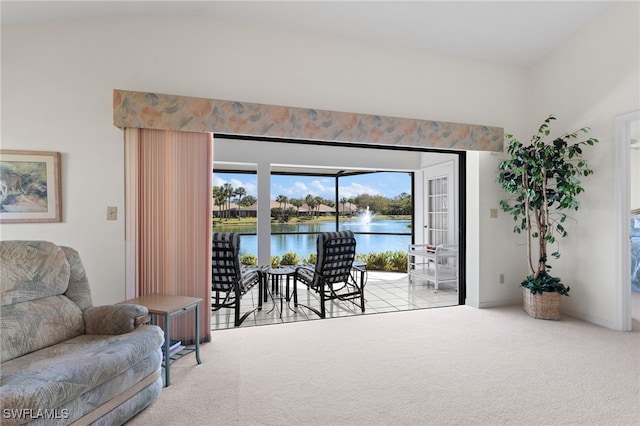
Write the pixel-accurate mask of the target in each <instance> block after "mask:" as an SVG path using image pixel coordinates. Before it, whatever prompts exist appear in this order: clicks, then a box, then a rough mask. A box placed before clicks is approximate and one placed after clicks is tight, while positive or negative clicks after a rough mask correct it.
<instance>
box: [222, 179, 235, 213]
mask: <svg viewBox="0 0 640 426" xmlns="http://www.w3.org/2000/svg"><path fill="white" fill-rule="evenodd" d="M222 192H223V193H224V196H225V198H226V199H227V219H229V218H230V217H231V197H233V186H232V185H231V184H230V183H225V184H224V185H222Z"/></svg>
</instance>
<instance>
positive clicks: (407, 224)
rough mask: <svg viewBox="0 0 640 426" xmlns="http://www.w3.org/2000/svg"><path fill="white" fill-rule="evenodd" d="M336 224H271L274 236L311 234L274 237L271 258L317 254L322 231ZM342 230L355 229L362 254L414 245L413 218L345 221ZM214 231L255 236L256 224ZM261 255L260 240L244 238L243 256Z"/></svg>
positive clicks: (222, 226)
mask: <svg viewBox="0 0 640 426" xmlns="http://www.w3.org/2000/svg"><path fill="white" fill-rule="evenodd" d="M335 226H336V225H335V222H333V221H327V222H314V223H282V224H279V223H278V224H277V223H273V224H271V232H272V234H273V233H281V232H282V233H298V232H309V233H311V234H288V235H271V255H272V256H282V255H283V254H284V253H287V252H294V253H297V254H298V255H299V256H301V257H308V256H309V255H310V254H312V253H315V252H316V239H317V235H316V234H315V233H318V232H327V231H335ZM340 230H341V231H346V230H351V231H353V232H355V233H356V242H357V245H356V250H357V253H358V254H369V253H383V252H387V251H405V250H407V246H408V245H409V244H411V220H409V219H376V218H375V217H373V218H372V219H370V221H369V222H365V221H353V222H341V223H340ZM214 232H239V233H240V234H246V233H255V232H256V226H255V224H243V225H225V224H216V225H215V227H214ZM359 232H372V233H395V234H407V235H380V234H378V235H375V234H357V233H359ZM247 253H251V254H254V255H257V253H258V237H257V236H256V235H242V236H241V237H240V254H241V255H243V254H247Z"/></svg>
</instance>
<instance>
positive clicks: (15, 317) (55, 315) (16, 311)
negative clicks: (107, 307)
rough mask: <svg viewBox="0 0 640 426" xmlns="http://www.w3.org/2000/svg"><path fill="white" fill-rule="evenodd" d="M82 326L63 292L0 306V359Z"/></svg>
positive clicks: (70, 333) (71, 333) (77, 310)
mask: <svg viewBox="0 0 640 426" xmlns="http://www.w3.org/2000/svg"><path fill="white" fill-rule="evenodd" d="M84 330H85V326H84V319H83V316H82V311H81V310H80V308H79V307H78V305H76V304H75V303H73V302H72V301H71V300H69V298H68V297H66V296H49V297H45V298H41V299H37V300H30V301H27V302H22V303H16V304H14V305H7V306H0V331H1V332H2V350H1V351H0V352H1V356H0V359H1V361H2V362H3V363H4V362H5V361H8V360H10V359H13V358H17V357H19V356H22V355H25V354H28V353H29V352H33V351H37V350H38V349H42V348H46V347H47V346H51V345H55V344H56V343H59V342H62V341H64V340H67V339H71V338H73V337H76V336H79V335H81V334H83V333H84ZM2 368H4V364H3V365H2Z"/></svg>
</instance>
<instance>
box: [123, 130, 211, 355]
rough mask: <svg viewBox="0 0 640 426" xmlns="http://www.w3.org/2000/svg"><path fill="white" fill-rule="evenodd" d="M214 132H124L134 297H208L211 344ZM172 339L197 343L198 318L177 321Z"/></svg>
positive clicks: (205, 320) (204, 332)
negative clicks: (196, 325)
mask: <svg viewBox="0 0 640 426" xmlns="http://www.w3.org/2000/svg"><path fill="white" fill-rule="evenodd" d="M212 142H213V140H212V134H210V133H192V132H177V131H168V130H152V129H127V130H126V131H125V147H126V148H125V151H126V152H125V157H126V164H125V170H126V173H127V177H126V195H125V196H126V201H127V206H126V213H127V220H126V222H127V223H126V233H127V235H126V238H125V240H126V256H127V261H126V268H127V273H126V275H127V297H136V296H143V295H146V294H151V293H161V294H167V295H177V296H190V297H199V298H201V299H202V300H203V301H202V304H201V305H200V308H201V309H200V324H201V327H200V340H201V341H209V340H210V338H211V332H210V328H211V327H210V326H209V323H210V317H211V312H210V309H208V306H209V301H210V298H211V209H212V200H211V166H212V164H213V163H212V160H213V158H212V145H213V143H212ZM171 321H175V324H174V323H173V322H172V323H171V328H172V330H173V332H172V336H171V338H172V339H179V340H182V341H183V342H189V343H190V342H192V341H193V333H194V329H193V317H191V315H187V316H180V317H177V318H174V319H172V320H171Z"/></svg>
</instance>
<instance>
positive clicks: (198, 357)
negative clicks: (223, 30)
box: [195, 303, 202, 364]
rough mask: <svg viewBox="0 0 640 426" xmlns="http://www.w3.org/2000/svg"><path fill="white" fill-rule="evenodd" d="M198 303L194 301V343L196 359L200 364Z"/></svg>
mask: <svg viewBox="0 0 640 426" xmlns="http://www.w3.org/2000/svg"><path fill="white" fill-rule="evenodd" d="M199 306H200V303H196V310H195V315H196V341H195V345H196V361H197V362H198V364H202V361H200V307H199Z"/></svg>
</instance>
